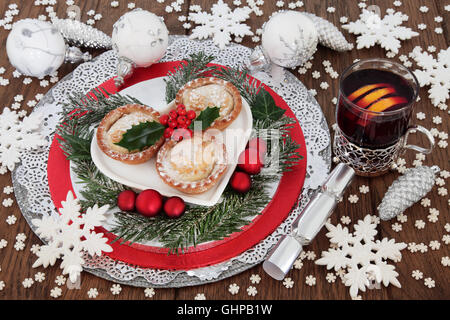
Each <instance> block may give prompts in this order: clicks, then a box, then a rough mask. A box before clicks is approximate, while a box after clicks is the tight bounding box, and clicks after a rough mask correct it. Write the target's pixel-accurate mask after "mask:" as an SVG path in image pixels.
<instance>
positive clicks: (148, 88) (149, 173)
mask: <svg viewBox="0 0 450 320" xmlns="http://www.w3.org/2000/svg"><path fill="white" fill-rule="evenodd" d="M165 88H166V84H165V82H164V77H160V78H154V79H150V80H147V81H143V82H140V83H137V84H135V85H133V86H131V87H128V88H126V89H124V90H122V91H121V92H120V93H121V94H123V95H130V96H133V97H135V98H137V99H138V100H140V101H141V102H142V103H144V104H146V105H148V106H151V107H152V108H154V109H156V110H157V111H159V112H160V113H167V112H168V110H170V109H171V108H172V107H173V106H172V105H173V103H171V104H169V105H167V104H166V102H165ZM252 126H253V118H252V113H251V110H250V106H249V105H248V103H247V102H246V101H245V100H244V99H242V110H241V113H240V114H239V116H238V117H237V118H236V120H235V121H233V123H232V124H231V125H230V126H229V127H228V128H227V129H225V130H224V134H225V139H224V143H225V146H226V149H227V156H228V159H231V160H232V161H230V165H229V167H228V169H227V172H226V173H225V175H224V176H223V177H222V179H221V180H220V181H219V182H218V183H217V184H216V185H215V186H214V187H213V188H211V189H210V190H208V191H207V192H204V193H201V194H186V193H182V192H181V191H178V190H176V189H174V188H172V187H170V186H168V185H167V184H165V183H164V182H163V181H162V179H161V178H160V177H159V175H158V173H157V172H156V168H155V158H156V157H153V158H152V159H150V160H149V161H147V162H145V163H142V164H138V165H129V164H125V163H123V162H120V161H117V160H114V159H111V158H110V157H108V156H107V155H105V154H104V153H103V152H102V151H101V150H100V148H99V147H98V144H97V139H96V135H95V134H94V138H93V139H92V143H91V156H92V161H93V162H94V163H95V165H96V166H97V168H98V169H99V170H100V171H101V172H102V173H103V174H104V175H106V176H107V177H109V178H110V179H112V180H114V181H117V182H119V183H121V184H123V185H126V186H128V187H130V188H134V189H137V190H145V189H155V190H158V191H159V192H160V193H161V194H162V195H163V196H167V197H171V196H179V197H181V198H182V199H183V200H184V201H186V202H189V203H192V204H197V205H202V206H212V205H214V204H216V203H217V202H218V201H219V199H220V196H221V195H222V193H223V191H224V190H225V187H226V186H227V184H228V181H229V180H230V178H231V175H232V174H233V171H234V169H235V167H236V163H237V159H238V157H239V154H240V153H241V152H242V151H243V150H244V149H245V146H246V145H247V142H248V139H249V137H250V134H251V130H252Z"/></svg>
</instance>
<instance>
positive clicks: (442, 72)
mask: <svg viewBox="0 0 450 320" xmlns="http://www.w3.org/2000/svg"><path fill="white" fill-rule="evenodd" d="M410 56H411V57H412V58H413V59H414V61H415V62H416V63H417V65H418V66H419V67H421V68H422V70H420V69H417V70H414V75H415V76H416V77H417V80H418V81H419V85H420V86H421V87H424V86H428V85H429V86H430V89H429V90H428V93H429V98H430V99H431V103H432V104H433V105H434V106H438V105H439V104H440V103H446V101H447V99H448V98H449V90H450V47H448V48H447V49H445V50H444V49H442V50H441V51H440V52H439V53H438V55H437V59H435V58H434V57H433V56H432V55H431V54H429V53H428V52H426V51H422V48H421V47H415V48H414V50H413V51H412V52H411V53H410Z"/></svg>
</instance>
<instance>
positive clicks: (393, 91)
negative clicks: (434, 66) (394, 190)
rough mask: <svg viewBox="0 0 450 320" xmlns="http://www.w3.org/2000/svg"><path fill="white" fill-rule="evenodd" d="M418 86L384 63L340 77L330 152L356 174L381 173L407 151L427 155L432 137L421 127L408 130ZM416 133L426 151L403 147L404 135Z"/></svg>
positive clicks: (362, 65) (360, 66) (363, 65)
mask: <svg viewBox="0 0 450 320" xmlns="http://www.w3.org/2000/svg"><path fill="white" fill-rule="evenodd" d="M418 91H419V84H418V82H417V79H416V77H415V76H414V74H413V73H412V72H411V71H410V70H409V69H407V68H406V67H404V66H403V65H401V64H398V63H395V62H392V61H390V60H385V59H369V60H364V61H359V62H356V63H354V64H353V65H351V66H350V67H348V68H347V69H346V70H345V71H344V72H343V73H342V74H341V77H340V81H339V100H338V105H337V108H336V122H337V126H336V133H335V141H334V151H335V154H336V156H337V157H338V158H339V160H341V161H342V162H344V163H347V164H349V165H350V166H352V167H353V168H354V169H355V171H356V172H357V174H359V175H365V176H375V175H380V174H383V173H385V172H386V171H387V170H388V169H389V168H390V167H391V165H392V163H393V162H394V161H395V160H396V158H397V157H398V156H399V155H400V154H401V153H402V152H403V151H404V150H405V149H414V150H416V151H419V152H423V153H430V152H431V150H432V147H433V145H434V139H433V136H432V135H431V134H430V133H429V131H428V130H426V129H425V128H423V127H421V126H411V125H410V119H411V115H412V111H413V107H414V103H415V101H416V100H417V94H418ZM414 131H419V132H421V133H423V134H425V136H426V137H427V138H428V140H429V142H430V147H429V148H422V147H418V146H414V145H409V144H407V143H406V142H407V139H408V135H409V133H411V132H414Z"/></svg>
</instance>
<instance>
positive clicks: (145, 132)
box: [97, 104, 164, 164]
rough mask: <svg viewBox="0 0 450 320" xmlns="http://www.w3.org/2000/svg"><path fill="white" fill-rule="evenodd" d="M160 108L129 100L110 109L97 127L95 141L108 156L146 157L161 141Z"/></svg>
mask: <svg viewBox="0 0 450 320" xmlns="http://www.w3.org/2000/svg"><path fill="white" fill-rule="evenodd" d="M158 118H159V112H157V111H155V110H153V109H152V108H150V107H147V106H143V105H138V104H130V105H125V106H122V107H119V108H117V109H115V110H113V111H111V112H109V113H108V114H107V115H106V116H105V117H104V118H103V120H102V121H101V122H100V125H99V127H98V129H97V143H98V146H99V147H100V149H101V150H102V151H103V152H104V153H105V154H106V155H107V156H108V157H110V158H112V159H114V160H119V161H122V162H125V163H128V164H139V163H143V162H145V161H147V160H149V159H150V158H151V157H153V156H154V155H155V154H156V152H157V151H158V150H159V148H160V147H161V145H162V144H163V143H164V136H163V133H164V126H162V125H161V124H160V123H159V121H158Z"/></svg>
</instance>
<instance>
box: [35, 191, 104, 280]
mask: <svg viewBox="0 0 450 320" xmlns="http://www.w3.org/2000/svg"><path fill="white" fill-rule="evenodd" d="M61 204H62V208H60V209H59V214H60V216H59V217H58V219H55V218H54V217H51V216H44V217H42V218H41V219H33V220H32V221H31V222H32V223H33V225H35V226H36V227H37V229H36V233H37V234H38V235H39V236H40V237H42V238H43V239H44V240H46V241H48V243H47V244H46V245H42V246H41V247H40V249H39V251H37V252H36V255H37V257H38V259H37V260H36V261H35V262H34V264H33V268H37V267H39V266H43V267H44V268H46V267H48V266H49V265H51V266H53V265H54V264H55V262H56V260H57V259H59V258H61V260H62V261H61V265H60V267H61V269H63V274H68V275H69V277H70V280H71V281H72V282H73V283H75V282H76V281H77V279H78V278H79V276H80V273H81V271H82V270H83V269H82V266H83V264H84V259H83V254H84V253H88V254H89V255H91V256H94V255H97V256H100V255H101V254H102V252H111V251H112V248H111V246H110V245H108V244H107V243H106V242H107V241H108V239H107V238H105V237H103V233H96V232H94V231H93V230H94V228H95V227H99V226H101V225H102V223H103V222H104V221H105V220H106V212H107V211H108V208H109V206H108V205H104V206H102V207H98V206H97V205H94V206H93V207H91V208H88V209H87V210H86V211H85V213H82V214H81V213H80V211H81V206H80V204H79V202H78V200H77V199H75V198H74V196H73V194H72V192H70V191H69V192H68V194H67V197H66V200H65V201H62V202H61Z"/></svg>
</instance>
